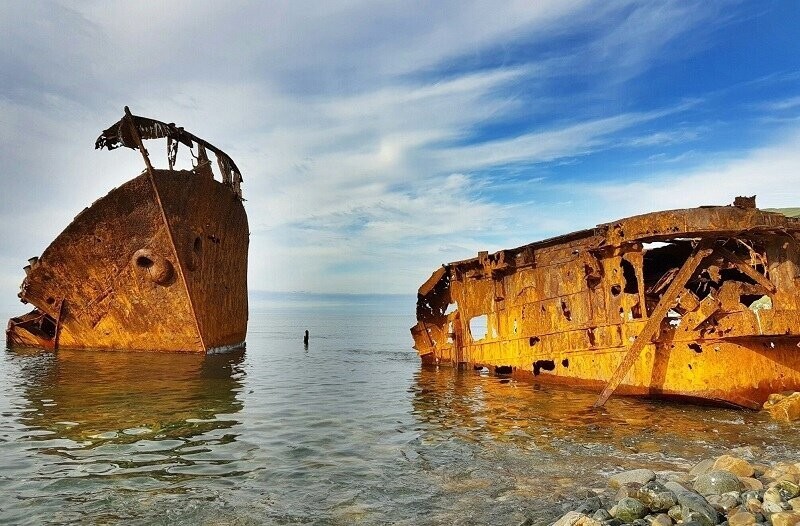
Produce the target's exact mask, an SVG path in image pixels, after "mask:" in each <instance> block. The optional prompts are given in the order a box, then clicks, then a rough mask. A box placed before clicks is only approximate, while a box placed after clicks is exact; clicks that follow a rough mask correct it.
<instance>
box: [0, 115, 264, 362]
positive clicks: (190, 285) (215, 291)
mask: <svg viewBox="0 0 800 526" xmlns="http://www.w3.org/2000/svg"><path fill="white" fill-rule="evenodd" d="M125 111H126V115H125V116H124V117H123V118H122V119H121V120H120V121H119V122H117V123H115V124H114V125H113V126H111V127H110V128H108V129H107V130H105V131H104V132H103V134H102V135H101V136H100V137H99V138H98V139H97V142H96V144H95V146H96V148H98V149H99V148H108V149H109V150H111V149H114V148H117V147H119V146H126V147H129V148H134V149H138V150H139V151H140V152H141V154H142V157H143V159H144V161H145V166H146V170H145V171H144V172H143V173H142V174H141V175H139V176H138V177H135V178H134V179H132V180H130V181H128V182H127V183H125V184H123V185H122V186H120V187H119V188H115V189H113V190H112V191H111V192H109V193H108V195H106V196H105V197H103V198H101V199H98V200H97V201H95V202H94V203H93V204H92V205H91V206H90V207H88V208H86V209H84V210H83V211H82V212H81V213H80V214H78V216H77V217H75V219H74V220H73V222H72V223H71V224H70V225H69V226H67V228H66V229H65V230H64V231H63V232H62V233H61V234H60V235H59V236H58V237H57V238H56V239H55V240H54V241H53V242H52V243H51V244H50V246H48V247H47V249H45V251H44V252H43V253H42V255H41V257H39V258H31V260H29V265H27V266H26V267H25V271H26V277H25V280H24V281H23V283H22V286H21V288H20V293H19V297H20V299H21V300H22V302H23V303H30V304H32V305H33V306H34V307H35V308H34V309H33V310H32V311H31V312H29V313H27V314H25V315H22V316H19V317H16V318H12V319H11V320H9V324H8V329H7V331H6V337H7V341H8V343H9V345H12V346H31V347H40V348H45V349H56V348H75V349H128V350H144V351H187V352H199V353H203V352H212V351H217V350H222V349H227V348H234V347H238V346H241V345H242V344H243V343H244V340H245V335H246V331H247V312H248V309H247V253H248V244H249V236H250V233H249V228H248V224H247V215H246V213H245V210H244V206H243V205H242V200H243V199H242V193H241V181H242V177H241V173H240V172H239V169H238V168H237V167H236V164H235V163H234V162H233V161H232V160H231V159H230V157H228V156H227V155H226V154H225V153H224V152H223V151H221V150H219V149H218V148H216V147H215V146H213V145H211V144H210V143H208V142H206V141H204V140H202V139H199V138H197V137H196V136H194V135H192V134H190V133H188V132H186V131H185V130H183V129H182V128H179V127H176V126H175V125H174V124H166V123H163V122H160V121H155V120H152V119H146V118H144V117H138V116H135V115H131V114H130V112H129V111H128V109H127V108H125ZM156 138H166V139H167V142H168V160H167V161H168V166H169V169H167V170H160V169H155V168H153V166H152V165H151V163H150V159H149V155H148V154H147V150H146V149H145V147H144V144H143V142H142V139H156ZM179 144H183V145H185V146H187V147H189V148H192V149H196V150H197V152H198V153H197V155H196V156H195V157H196V158H197V160H198V162H197V166H195V167H194V168H193V169H192V170H175V169H174V164H175V155H176V153H177V148H178V145H179ZM208 151H210V152H212V153H213V154H214V155H215V156H216V159H217V166H218V169H219V170H220V171H221V174H222V175H221V177H222V181H218V180H215V179H214V174H213V171H212V169H211V162H210V161H209V159H208V154H207V152H208Z"/></svg>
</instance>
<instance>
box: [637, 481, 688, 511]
mask: <svg viewBox="0 0 800 526" xmlns="http://www.w3.org/2000/svg"><path fill="white" fill-rule="evenodd" d="M635 498H637V499H638V500H640V501H641V502H642V503H643V504H644V505H645V506H647V507H648V508H650V511H667V510H668V509H670V508H671V507H672V506H674V505H675V504H677V503H678V499H677V497H676V496H675V494H674V493H673V492H671V491H670V490H668V489H667V488H666V487H665V486H664V485H663V484H661V483H660V482H658V481H655V480H653V481H650V482H648V483H647V484H645V485H644V486H642V487H641V488H640V489H639V491H638V492H637V493H636V495H635Z"/></svg>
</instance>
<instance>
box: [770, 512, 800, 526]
mask: <svg viewBox="0 0 800 526" xmlns="http://www.w3.org/2000/svg"><path fill="white" fill-rule="evenodd" d="M770 521H771V522H772V526H795V525H796V524H797V523H798V522H800V513H798V512H796V511H784V512H779V513H775V514H774V515H772V516H771V517H770Z"/></svg>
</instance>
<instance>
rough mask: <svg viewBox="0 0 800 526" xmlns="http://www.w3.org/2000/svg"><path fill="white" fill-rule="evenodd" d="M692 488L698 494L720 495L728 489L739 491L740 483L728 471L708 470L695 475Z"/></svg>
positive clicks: (740, 488)
mask: <svg viewBox="0 0 800 526" xmlns="http://www.w3.org/2000/svg"><path fill="white" fill-rule="evenodd" d="M694 490H695V491H696V492H697V493H699V494H700V495H722V494H723V493H728V492H729V491H741V490H742V483H741V482H739V478H738V477H737V476H736V475H734V474H733V473H731V472H729V471H709V472H708V473H704V474H702V475H700V476H698V477H697V479H696V480H695V481H694Z"/></svg>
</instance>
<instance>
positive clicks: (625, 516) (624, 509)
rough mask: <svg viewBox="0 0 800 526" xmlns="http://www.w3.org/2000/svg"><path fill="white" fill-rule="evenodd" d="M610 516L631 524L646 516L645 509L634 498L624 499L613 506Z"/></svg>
mask: <svg viewBox="0 0 800 526" xmlns="http://www.w3.org/2000/svg"><path fill="white" fill-rule="evenodd" d="M611 514H612V515H613V516H614V517H615V518H617V519H620V520H622V521H625V522H633V521H634V520H636V519H641V518H643V517H644V516H645V515H647V507H645V505H644V504H642V503H641V502H640V501H638V500H636V499H634V498H631V497H625V498H624V499H622V500H620V501H619V502H618V503H617V505H616V506H614V509H613V510H612V512H611Z"/></svg>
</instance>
